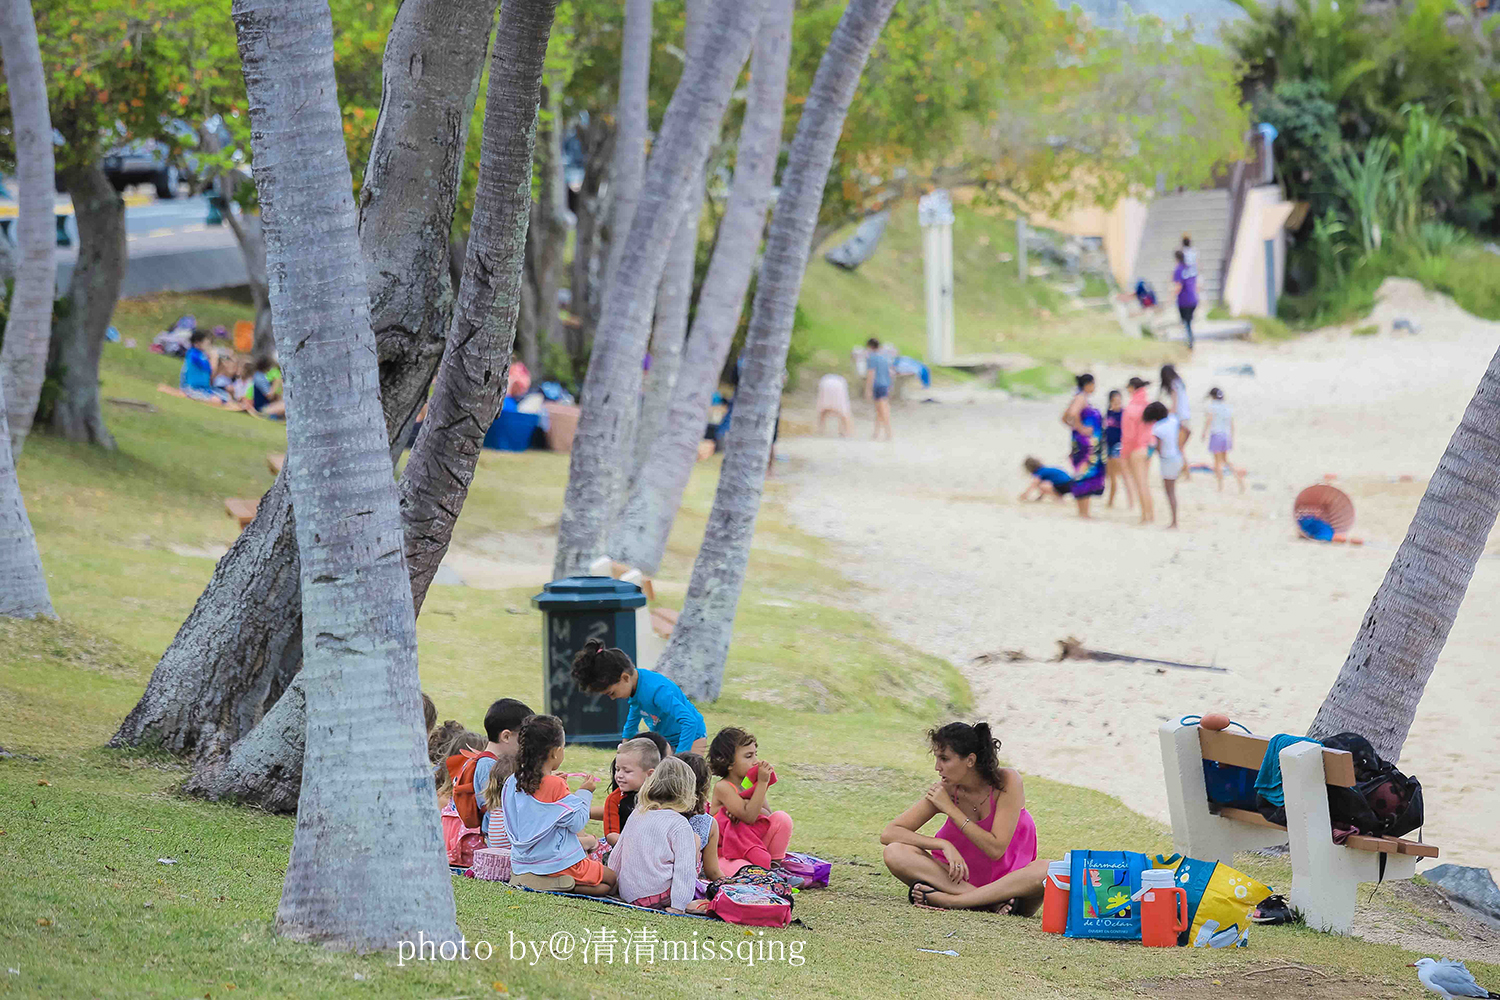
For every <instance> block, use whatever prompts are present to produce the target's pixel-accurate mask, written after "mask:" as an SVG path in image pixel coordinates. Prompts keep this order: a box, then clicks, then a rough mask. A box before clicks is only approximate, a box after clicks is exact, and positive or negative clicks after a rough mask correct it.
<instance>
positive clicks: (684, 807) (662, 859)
mask: <svg viewBox="0 0 1500 1000" xmlns="http://www.w3.org/2000/svg"><path fill="white" fill-rule="evenodd" d="M697 789H698V779H697V777H696V776H695V775H694V774H693V769H692V768H691V767H689V766H688V765H687V764H686V763H684V762H683V761H680V760H678V759H677V758H676V757H668V758H667V759H666V760H664V761H662V762H661V763H660V764H659V765H657V768H656V770H655V771H654V772H653V773H652V775H651V777H650V778H648V779H646V783H645V784H644V785H642V786H641V790H640V804H639V807H638V808H637V809H636V811H635V812H634V813H632V814H631V817H630V821H629V822H628V823H626V824H625V830H624V832H623V833H622V834H621V835H620V842H619V843H618V844H616V845H615V848H614V850H612V851H610V852H609V871H610V874H612V875H614V876H615V877H616V881H617V884H618V886H619V889H620V898H621V899H623V900H625V902H627V903H634V904H635V905H636V906H649V907H654V908H658V909H664V910H666V911H667V912H668V913H687V912H689V911H690V910H692V911H697V912H701V911H703V910H705V909H707V905H708V904H707V900H703V901H700V902H699V903H698V904H697V905H696V906H695V905H694V902H693V889H694V884H695V882H696V880H697V878H698V869H697V865H696V864H695V859H696V858H697V856H698V838H697V837H696V836H695V835H694V834H693V828H692V827H691V826H689V825H688V821H687V817H686V816H684V815H683V813H685V812H687V811H688V810H689V809H691V808H692V807H693V802H694V800H695V799H696V798H697V794H698V791H697Z"/></svg>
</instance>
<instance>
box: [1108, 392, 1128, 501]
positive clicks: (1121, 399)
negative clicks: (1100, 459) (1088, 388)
mask: <svg viewBox="0 0 1500 1000" xmlns="http://www.w3.org/2000/svg"><path fill="white" fill-rule="evenodd" d="M1124 416H1125V396H1124V394H1123V393H1121V392H1120V390H1119V389H1111V390H1109V402H1108V403H1106V404H1105V410H1104V468H1105V471H1106V473H1107V474H1108V476H1109V499H1108V500H1106V501H1105V504H1106V506H1109V507H1113V506H1114V505H1115V490H1116V489H1117V488H1118V485H1119V484H1120V483H1122V482H1123V483H1124V484H1125V509H1126V510H1129V509H1130V508H1132V507H1134V506H1135V488H1134V487H1133V486H1132V485H1131V478H1130V473H1129V472H1128V471H1127V470H1126V468H1125V456H1124V455H1122V454H1121V450H1120V441H1121V420H1122V419H1123V418H1124Z"/></svg>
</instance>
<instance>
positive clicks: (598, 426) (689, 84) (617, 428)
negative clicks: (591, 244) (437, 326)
mask: <svg viewBox="0 0 1500 1000" xmlns="http://www.w3.org/2000/svg"><path fill="white" fill-rule="evenodd" d="M765 4H766V0H721V2H720V3H719V4H718V6H717V7H716V8H715V12H714V17H713V19H712V21H711V22H710V24H709V26H708V28H707V29H706V31H705V36H704V46H703V58H702V59H701V60H699V61H698V62H697V65H696V66H694V65H689V66H688V67H687V68H686V70H685V72H684V74H683V77H682V80H681V81H680V82H679V83H678V85H677V90H676V92H675V93H674V94H673V95H672V102H671V104H669V105H668V106H667V113H666V116H665V117H664V118H663V119H662V127H661V132H660V134H659V135H658V136H657V139H656V142H655V143H654V144H653V146H652V148H651V160H650V163H649V164H648V165H647V170H646V182H645V185H644V187H643V188H642V191H641V201H640V205H639V206H638V207H637V209H636V216H635V222H634V224H633V225H632V226H631V229H630V234H629V236H628V237H626V242H625V246H624V251H623V256H622V257H621V263H620V269H621V270H620V280H618V281H614V282H609V283H607V284H606V286H605V299H604V310H603V313H602V315H601V318H600V322H599V329H598V332H597V334H596V335H595V337H594V349H593V352H592V353H591V354H590V356H589V369H588V376H587V378H586V379H585V380H584V385H583V400H582V413H581V414H580V416H579V421H578V431H577V434H576V435H575V436H574V438H573V454H572V462H571V468H570V473H569V477H568V489H567V494H566V495H565V497H564V500H563V512H562V520H561V524H560V525H559V526H558V533H557V558H556V560H555V563H554V570H553V572H554V575H555V576H558V577H563V576H568V575H571V574H573V573H576V572H580V571H582V570H583V569H585V568H586V567H587V566H588V564H589V563H590V562H592V561H593V560H594V559H596V558H598V556H600V555H602V554H603V552H602V550H603V549H604V547H605V543H606V540H607V539H606V537H605V536H606V532H607V530H608V528H609V525H610V523H611V522H612V521H613V519H614V516H615V514H616V513H618V511H619V509H620V507H621V506H622V505H623V503H624V501H625V476H626V474H627V472H628V470H627V468H626V464H627V462H628V461H629V460H630V457H631V454H632V452H631V451H627V450H626V449H627V448H632V447H633V444H634V429H635V423H636V419H637V417H638V416H639V407H640V392H641V361H642V359H643V357H644V356H645V353H646V341H647V339H648V337H649V335H650V332H651V314H652V307H653V305H654V304H655V301H656V289H657V286H658V285H659V284H660V282H661V274H662V268H663V267H664V266H665V264H666V258H667V251H668V249H669V247H670V244H671V242H672V236H673V235H674V234H675V233H676V231H677V224H678V222H679V221H680V219H681V217H682V214H683V211H684V208H685V205H686V198H687V192H688V181H689V180H690V179H691V178H692V176H693V174H694V173H696V172H697V171H698V170H699V169H700V167H701V164H702V163H703V162H704V160H705V159H706V158H707V157H708V148H709V145H710V144H711V143H712V141H713V136H714V132H715V130H716V129H717V127H718V123H719V122H720V121H721V120H722V119H723V117H724V109H725V108H726V107H727V106H728V104H729V95H730V91H731V90H732V88H733V86H734V82H735V80H736V79H737V78H738V77H739V74H740V69H741V67H743V66H744V64H745V57H746V56H747V55H749V52H750V44H751V41H752V39H753V37H754V34H755V30H756V28H757V26H758V25H759V23H760V15H761V12H762V11H763V10H764V9H765Z"/></svg>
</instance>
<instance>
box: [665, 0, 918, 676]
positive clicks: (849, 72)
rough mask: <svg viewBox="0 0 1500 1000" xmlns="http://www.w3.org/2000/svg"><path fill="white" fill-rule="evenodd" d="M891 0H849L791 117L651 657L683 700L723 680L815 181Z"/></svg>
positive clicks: (828, 162)
mask: <svg viewBox="0 0 1500 1000" xmlns="http://www.w3.org/2000/svg"><path fill="white" fill-rule="evenodd" d="M895 4H896V0H850V2H849V6H848V7H846V8H845V9H844V14H843V17H841V18H840V19H839V23H838V27H836V28H834V30H833V37H832V38H831V39H830V40H829V43H828V50H827V51H826V52H825V53H823V58H822V60H821V61H820V62H819V63H818V72H817V75H816V76H814V77H813V84H812V89H811V90H810V91H808V95H807V103H806V104H805V105H804V106H803V110H802V118H801V120H800V121H799V122H798V123H797V135H796V138H794V139H793V140H792V148H791V152H790V154H789V156H788V157H787V164H786V172H785V173H784V174H783V176H782V183H781V195H780V197H778V198H777V200H776V210H775V212H774V213H773V214H772V216H771V227H770V229H769V230H768V232H767V236H766V255H765V261H764V263H763V264H762V265H761V270H760V279H759V282H758V283H757V285H756V290H755V306H754V310H753V312H752V313H751V315H750V329H749V332H748V333H747V334H746V336H745V350H744V353H743V354H742V355H741V357H742V358H743V361H744V367H743V372H742V374H741V376H740V387H739V391H738V393H737V394H736V396H735V405H734V421H733V423H732V424H731V425H730V431H729V439H728V443H727V445H726V453H725V457H724V465H723V468H722V470H721V471H720V472H719V487H718V490H717V491H716V492H715V494H714V505H713V509H712V511H710V512H709V515H708V527H707V528H706V530H705V531H704V533H703V546H702V548H701V549H699V551H698V558H697V561H696V562H694V563H693V575H692V578H691V579H690V580H689V581H688V593H687V601H686V603H685V604H684V606H683V611H682V616H681V618H680V619H679V620H678V623H677V627H676V628H675V629H674V630H673V632H672V641H671V642H670V643H669V644H668V646H667V650H666V652H665V653H664V654H663V655H662V659H661V661H660V663H659V669H660V670H661V671H662V672H663V673H665V674H666V675H667V676H669V677H671V678H673V679H674V680H676V681H677V683H678V684H680V685H681V686H682V689H683V691H684V692H685V693H686V694H687V695H688V696H689V697H690V698H695V699H699V700H703V701H712V700H713V699H715V698H717V697H718V696H719V689H720V688H721V687H722V685H723V682H724V662H725V659H726V658H727V657H728V655H729V639H730V631H731V629H732V627H733V625H734V612H735V606H736V605H737V604H738V603H739V598H740V590H741V589H742V588H743V586H744V583H745V566H746V564H747V563H748V562H749V560H750V542H751V539H752V537H753V535H754V534H755V517H756V514H757V513H758V512H759V510H760V500H761V491H762V489H763V487H764V486H765V478H766V464H767V462H768V460H769V458H770V451H771V432H772V430H773V428H774V427H775V423H776V413H777V411H778V409H779V408H780V406H781V388H782V381H783V375H784V371H785V367H786V354H787V348H788V347H789V346H790V344H791V338H792V321H793V319H794V316H795V312H796V308H797V298H798V296H799V295H800V294H801V291H802V278H803V275H804V273H805V272H806V271H807V258H808V254H809V253H810V252H811V250H812V237H813V229H814V228H815V226H816V225H817V221H818V209H819V207H820V206H821V205H822V203H823V187H824V185H825V184H826V183H827V181H828V170H829V168H830V167H831V166H832V165H833V154H834V150H835V149H836V148H837V147H838V141H839V133H840V131H842V129H843V127H844V116H845V115H846V114H847V113H848V111H849V103H850V101H852V100H853V98H854V91H855V88H856V87H857V86H858V85H859V78H860V74H861V73H862V72H863V71H864V67H865V61H866V60H867V59H868V58H869V56H870V49H871V48H872V47H873V46H874V44H875V40H876V39H877V38H879V37H880V32H881V29H882V28H884V27H885V22H886V19H887V18H889V17H890V14H891V8H892V7H894V6H895Z"/></svg>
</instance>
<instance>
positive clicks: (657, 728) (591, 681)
mask: <svg viewBox="0 0 1500 1000" xmlns="http://www.w3.org/2000/svg"><path fill="white" fill-rule="evenodd" d="M573 682H574V683H575V684H577V685H578V686H579V688H580V689H582V690H584V691H587V692H588V693H589V694H603V695H608V696H609V697H611V698H614V699H616V700H618V699H620V698H629V699H630V714H629V715H628V716H627V717H626V719H625V731H624V732H623V733H622V734H621V735H620V738H621V739H623V740H628V739H631V738H632V737H634V736H635V735H636V733H637V732H638V731H639V729H640V726H641V720H642V719H645V720H646V725H647V727H648V728H650V729H651V730H652V731H653V732H657V733H660V734H661V735H662V736H664V737H665V738H666V740H667V742H668V743H670V744H671V745H672V749H673V750H674V751H675V752H677V753H684V752H692V753H698V754H705V753H707V752H708V726H707V725H706V724H705V723H704V721H703V715H702V713H700V712H699V711H698V710H697V709H696V708H694V707H693V703H692V702H690V701H688V699H687V695H685V694H683V693H682V688H680V687H678V686H677V685H676V684H674V683H672V681H670V680H668V679H667V678H665V677H663V676H662V675H661V674H659V673H657V672H656V671H654V670H640V669H638V668H637V667H636V665H635V664H634V663H632V662H631V661H630V655H629V654H628V653H626V652H625V651H624V650H623V649H605V648H604V643H602V642H600V641H599V640H598V639H590V640H589V641H588V643H587V644H586V645H585V646H584V647H583V652H581V653H579V654H578V655H577V656H575V657H574V658H573Z"/></svg>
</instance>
